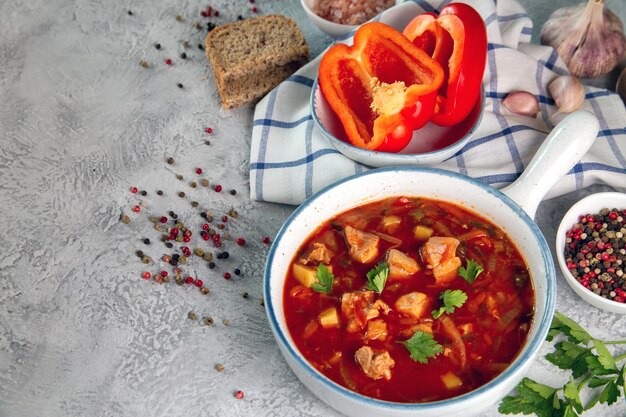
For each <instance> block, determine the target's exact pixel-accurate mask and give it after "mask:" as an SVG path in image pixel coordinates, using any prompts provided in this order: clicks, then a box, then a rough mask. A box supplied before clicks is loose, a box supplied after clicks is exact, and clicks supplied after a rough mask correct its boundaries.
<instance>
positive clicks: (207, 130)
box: [204, 127, 213, 133]
mask: <svg viewBox="0 0 626 417" xmlns="http://www.w3.org/2000/svg"><path fill="white" fill-rule="evenodd" d="M204 131H205V132H207V133H213V129H212V128H210V127H207V128H206V129H204Z"/></svg>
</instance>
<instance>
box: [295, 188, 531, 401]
mask: <svg viewBox="0 0 626 417" xmlns="http://www.w3.org/2000/svg"><path fill="white" fill-rule="evenodd" d="M416 226H420V227H418V228H416ZM346 228H353V230H358V231H361V232H365V233H367V234H368V235H369V236H371V235H375V236H377V237H378V238H379V239H378V242H377V249H378V250H377V254H376V256H375V257H373V258H372V259H364V258H363V257H360V258H359V260H360V261H364V262H365V263H362V262H359V261H357V260H355V257H354V256H353V255H351V253H350V247H349V243H348V240H347V238H346ZM424 231H426V235H424ZM428 233H432V235H431V236H430V237H428V236H427V235H428ZM432 237H452V238H455V239H457V240H458V241H459V244H458V247H457V248H456V251H455V253H452V256H455V257H457V258H459V259H460V264H461V265H462V266H463V267H467V262H468V260H473V261H475V262H477V263H478V264H480V265H481V266H482V267H483V269H484V270H483V272H481V273H480V274H479V275H478V276H477V277H476V279H475V280H474V282H473V283H471V284H470V283H469V282H467V281H466V280H465V279H463V278H462V277H461V276H459V275H458V271H457V272H454V271H453V272H452V274H451V275H448V276H447V279H446V280H444V281H445V282H440V281H438V280H436V279H435V276H434V273H433V271H434V270H433V269H429V267H428V266H429V264H428V262H426V260H425V258H424V256H423V247H424V246H425V245H426V243H427V242H428V241H429V239H430V238H432ZM352 242H354V241H353V240H352ZM394 249H395V250H396V251H400V252H402V253H403V254H405V255H406V256H408V257H409V258H411V259H412V260H413V261H412V262H415V263H416V264H417V265H418V267H419V270H418V271H417V272H414V273H410V274H409V275H408V276H405V277H400V278H397V277H392V276H390V277H389V278H388V279H387V282H386V285H385V287H384V289H383V291H382V293H380V294H379V293H378V292H373V294H372V293H367V292H364V290H365V286H366V284H367V282H368V281H367V278H366V274H367V272H368V271H370V270H371V269H373V268H374V267H375V266H376V265H377V264H378V263H379V262H380V261H381V260H384V259H385V257H386V256H387V254H388V253H390V252H389V251H390V250H394ZM357 257H358V256H357ZM320 263H324V264H325V265H327V266H328V268H329V270H331V271H332V273H333V275H334V279H333V286H332V292H331V293H330V294H326V293H323V292H316V291H313V290H312V289H311V288H310V281H309V282H308V285H303V282H302V281H301V280H298V279H297V278H296V276H295V275H294V265H298V266H304V267H306V268H308V269H309V271H311V270H313V271H317V268H318V264H320ZM389 263H390V264H391V262H389ZM296 268H297V267H296ZM410 272H411V271H410ZM304 284H307V282H306V281H305V282H304ZM445 290H462V291H463V292H464V293H465V294H466V295H467V300H466V301H465V303H464V304H463V305H462V306H461V307H460V308H456V309H455V310H454V311H453V312H451V313H449V314H443V315H442V316H440V318H438V319H435V318H434V316H433V314H432V312H433V310H438V309H439V307H441V306H442V301H441V300H440V298H439V297H440V294H441V293H442V292H443V291H445ZM412 292H419V293H422V294H424V295H425V296H426V297H423V296H422V297H423V298H424V299H425V301H424V303H425V307H424V309H425V311H424V312H423V313H422V314H420V315H419V316H418V317H416V316H415V315H413V316H411V315H407V314H405V313H403V312H401V311H398V310H399V308H396V302H397V301H398V299H399V298H400V297H401V296H403V295H406V294H408V293H412ZM350 293H353V294H359V295H360V296H363V295H364V294H367V296H366V297H361V298H362V299H363V298H365V299H366V300H365V301H361V302H360V303H359V304H358V306H357V307H354V309H353V310H351V309H350V306H349V305H348V303H347V301H348V300H349V299H350V297H352V296H351V295H347V296H346V294H350ZM342 299H343V300H344V301H345V302H346V307H347V310H346V311H342ZM379 299H380V300H381V301H382V302H383V303H384V305H386V306H387V307H388V309H381V308H378V309H376V306H375V305H374V303H376V302H377V300H379ZM283 303H284V311H285V320H286V323H287V327H288V329H289V332H290V334H291V337H292V339H293V340H294V342H295V344H296V346H297V347H298V349H299V350H300V352H301V353H302V355H303V356H304V357H305V358H306V359H307V360H308V361H309V363H311V364H312V365H313V366H314V367H315V368H316V369H317V370H318V371H319V372H321V373H322V374H324V375H325V376H327V377H328V378H330V379H331V380H333V381H335V382H336V383H338V384H340V385H342V386H344V387H346V388H348V389H350V390H353V391H355V392H358V393H360V394H363V395H366V396H369V397H373V398H378V399H381V400H387V401H394V402H406V403H414V402H430V401H438V400H443V399H446V398H451V397H455V396H458V395H461V394H463V393H466V392H468V391H472V390H474V389H476V388H477V387H480V386H481V385H484V384H486V383H487V382H489V381H490V380H492V379H493V378H495V377H496V376H497V375H498V374H500V373H501V372H502V371H503V370H504V369H505V368H506V367H507V366H508V365H509V364H510V363H511V362H512V361H513V360H514V359H515V357H516V356H517V355H518V353H519V352H520V350H521V348H522V346H523V345H524V342H525V341H526V338H527V336H528V331H529V329H530V326H531V324H532V320H533V316H534V290H533V287H532V280H531V279H530V277H529V273H528V267H527V265H526V263H525V262H524V259H523V258H522V256H521V254H520V252H519V251H518V249H517V248H516V246H515V245H514V244H513V242H511V240H510V239H509V238H508V236H507V235H506V234H505V233H504V232H503V231H502V230H501V229H500V228H498V227H497V226H495V225H494V224H493V223H491V222H489V221H488V220H486V219H484V218H483V217H481V216H479V215H477V214H476V213H473V212H471V211H469V210H466V209H464V208H462V207H460V206H457V205H455V204H451V203H448V202H444V201H438V200H431V199H426V198H421V197H418V198H415V197H392V198H386V199H383V200H380V201H376V202H373V203H368V204H365V205H363V206H360V207H357V208H354V209H351V210H349V211H346V212H344V213H341V214H339V215H337V216H336V217H334V218H332V219H330V220H328V221H327V222H325V223H324V224H323V225H321V226H320V227H319V228H318V229H317V230H316V231H315V232H314V233H313V234H311V235H310V236H309V237H308V238H307V239H306V241H304V243H303V244H302V246H301V247H300V248H299V250H298V252H297V253H296V255H295V256H294V259H293V260H292V261H291V265H290V268H289V272H288V274H287V277H286V281H285V290H284V295H283ZM378 304H380V303H378ZM379 307H380V306H379ZM333 308H334V310H335V312H336V316H334V318H335V319H337V321H338V323H335V322H334V321H333V322H332V324H331V326H327V324H328V323H326V326H324V325H322V319H321V317H320V314H321V313H322V312H328V311H329V310H330V311H331V312H332V309H333ZM372 309H374V310H376V311H377V312H378V315H377V316H376V317H375V318H372V319H369V318H368V317H367V316H368V312H371V310H372ZM385 310H387V311H386V312H385ZM372 315H373V314H372ZM331 316H332V315H331ZM373 320H377V321H378V322H377V324H378V325H381V321H382V322H384V325H383V326H384V331H383V332H376V331H375V329H376V328H378V329H380V326H378V327H377V326H374V325H372V326H373V329H372V331H371V332H370V331H369V328H368V326H369V322H370V321H373ZM415 331H424V332H427V333H429V334H431V335H432V337H433V338H434V340H435V341H436V342H437V343H439V344H440V345H441V347H442V348H443V351H442V352H441V353H439V354H437V355H436V356H434V357H431V358H429V359H428V363H426V364H423V363H420V362H417V361H414V360H412V359H411V356H410V353H409V350H408V349H407V348H406V346H405V345H404V344H403V342H404V341H406V340H408V339H409V338H410V337H411V336H412V335H413V334H414V333H415ZM363 346H366V347H367V348H365V350H370V351H372V352H374V353H375V354H384V352H387V353H388V355H389V357H390V358H391V359H392V360H393V362H394V364H393V366H392V367H389V366H388V365H389V364H387V367H386V369H387V371H388V372H389V373H388V374H387V377H384V376H381V375H380V374H375V373H373V372H372V371H371V369H370V368H368V369H369V370H370V375H368V374H366V371H365V370H364V368H363V365H362V364H360V363H359V362H358V361H357V359H356V357H355V354H356V352H357V350H359V349H360V348H362V347H363ZM383 368H384V367H383Z"/></svg>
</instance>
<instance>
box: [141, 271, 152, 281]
mask: <svg viewBox="0 0 626 417" xmlns="http://www.w3.org/2000/svg"><path fill="white" fill-rule="evenodd" d="M151 276H152V274H151V273H150V272H148V271H146V272H144V273H143V274H141V277H142V278H143V279H150V277H151Z"/></svg>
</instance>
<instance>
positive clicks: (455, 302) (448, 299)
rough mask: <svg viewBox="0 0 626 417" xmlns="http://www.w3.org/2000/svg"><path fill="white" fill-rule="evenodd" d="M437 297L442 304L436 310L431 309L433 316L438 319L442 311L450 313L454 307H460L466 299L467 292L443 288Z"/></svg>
mask: <svg viewBox="0 0 626 417" xmlns="http://www.w3.org/2000/svg"><path fill="white" fill-rule="evenodd" d="M439 298H440V299H441V300H443V306H441V307H439V309H438V310H433V313H432V314H433V317H434V318H436V319H438V318H439V317H440V316H441V315H442V314H443V313H448V314H452V313H454V309H455V308H458V307H461V306H462V305H463V304H465V302H466V301H467V294H465V293H464V292H463V291H461V290H445V291H444V292H442V293H441V294H439Z"/></svg>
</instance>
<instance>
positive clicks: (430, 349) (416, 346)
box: [403, 331, 443, 363]
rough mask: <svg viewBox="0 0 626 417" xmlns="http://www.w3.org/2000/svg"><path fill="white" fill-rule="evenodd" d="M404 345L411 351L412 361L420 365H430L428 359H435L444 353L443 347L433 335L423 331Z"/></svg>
mask: <svg viewBox="0 0 626 417" xmlns="http://www.w3.org/2000/svg"><path fill="white" fill-rule="evenodd" d="M403 344H404V346H405V347H406V348H407V349H408V350H409V353H410V354H411V359H413V360H414V361H417V362H419V363H428V358H434V357H435V356H437V355H438V354H440V353H441V352H443V347H442V346H441V345H440V344H439V343H437V341H436V340H435V339H434V338H433V335H432V334H430V333H426V332H422V331H417V332H415V334H414V335H413V336H411V338H410V339H409V340H407V341H405V342H403Z"/></svg>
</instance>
